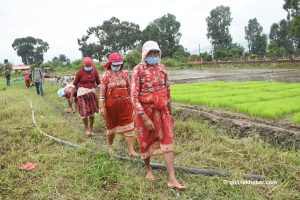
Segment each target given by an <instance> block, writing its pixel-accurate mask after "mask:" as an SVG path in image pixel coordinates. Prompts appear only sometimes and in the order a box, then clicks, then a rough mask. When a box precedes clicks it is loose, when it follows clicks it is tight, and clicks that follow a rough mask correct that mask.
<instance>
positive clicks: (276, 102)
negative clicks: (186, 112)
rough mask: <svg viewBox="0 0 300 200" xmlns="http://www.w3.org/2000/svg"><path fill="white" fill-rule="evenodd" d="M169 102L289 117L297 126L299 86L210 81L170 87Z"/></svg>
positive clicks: (292, 84) (277, 83) (273, 117)
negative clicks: (170, 99) (170, 96)
mask: <svg viewBox="0 0 300 200" xmlns="http://www.w3.org/2000/svg"><path fill="white" fill-rule="evenodd" d="M171 91H172V100H173V101H175V102H180V103H187V104H192V105H205V106H209V107H212V108H229V109H232V110H234V111H237V112H242V113H246V114H249V115H250V116H254V117H259V118H265V119H273V120H276V119H279V118H282V117H285V116H291V121H293V122H294V123H297V124H300V104H299V102H300V83H282V82H210V83H192V84H177V85H172V90H171Z"/></svg>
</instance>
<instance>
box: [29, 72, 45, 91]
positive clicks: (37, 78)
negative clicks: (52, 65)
mask: <svg viewBox="0 0 300 200" xmlns="http://www.w3.org/2000/svg"><path fill="white" fill-rule="evenodd" d="M31 80H32V81H33V82H34V85H35V87H36V92H37V94H38V95H41V96H43V95H44V91H43V84H42V80H43V74H42V71H41V70H40V69H39V68H38V67H36V68H35V69H34V70H33V71H32V73H31Z"/></svg>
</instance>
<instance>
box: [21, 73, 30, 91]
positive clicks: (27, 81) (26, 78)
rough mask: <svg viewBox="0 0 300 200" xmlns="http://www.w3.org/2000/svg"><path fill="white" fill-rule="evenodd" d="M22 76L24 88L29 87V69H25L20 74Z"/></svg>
mask: <svg viewBox="0 0 300 200" xmlns="http://www.w3.org/2000/svg"><path fill="white" fill-rule="evenodd" d="M22 76H23V77H24V84H25V87H26V88H29V87H30V84H31V78H30V77H31V73H30V72H29V71H26V72H24V73H23V74H22Z"/></svg>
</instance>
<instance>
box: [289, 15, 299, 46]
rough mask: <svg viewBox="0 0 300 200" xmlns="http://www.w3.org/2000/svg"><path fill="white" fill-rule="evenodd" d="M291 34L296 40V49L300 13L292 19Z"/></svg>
mask: <svg viewBox="0 0 300 200" xmlns="http://www.w3.org/2000/svg"><path fill="white" fill-rule="evenodd" d="M291 34H292V36H293V37H294V39H295V40H296V45H297V49H300V15H299V16H297V17H296V18H295V19H294V21H293V24H292V27H291Z"/></svg>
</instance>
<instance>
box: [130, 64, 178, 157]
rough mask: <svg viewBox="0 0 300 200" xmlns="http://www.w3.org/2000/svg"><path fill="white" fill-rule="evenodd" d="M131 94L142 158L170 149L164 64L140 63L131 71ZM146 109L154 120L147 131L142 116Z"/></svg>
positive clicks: (170, 122) (166, 83)
mask: <svg viewBox="0 0 300 200" xmlns="http://www.w3.org/2000/svg"><path fill="white" fill-rule="evenodd" d="M131 96H132V99H133V103H134V111H135V113H136V118H135V123H136V129H137V134H138V142H139V149H140V154H141V157H142V159H145V158H147V157H149V156H152V155H155V154H160V153H161V152H170V151H172V150H173V143H174V142H173V132H172V125H173V124H172V119H171V116H170V113H169V109H168V102H169V101H170V84H169V79H168V74H167V72H166V67H165V66H164V65H163V64H158V65H156V66H152V67H148V66H146V65H143V64H139V65H137V66H135V67H134V69H133V73H132V88H131ZM143 113H145V114H146V115H147V116H148V117H149V118H150V120H151V121H152V122H153V123H154V126H155V131H149V130H148V129H147V128H146V127H145V125H144V121H143V119H142V118H141V116H140V115H141V114H143Z"/></svg>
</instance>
